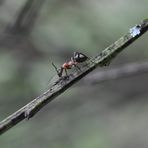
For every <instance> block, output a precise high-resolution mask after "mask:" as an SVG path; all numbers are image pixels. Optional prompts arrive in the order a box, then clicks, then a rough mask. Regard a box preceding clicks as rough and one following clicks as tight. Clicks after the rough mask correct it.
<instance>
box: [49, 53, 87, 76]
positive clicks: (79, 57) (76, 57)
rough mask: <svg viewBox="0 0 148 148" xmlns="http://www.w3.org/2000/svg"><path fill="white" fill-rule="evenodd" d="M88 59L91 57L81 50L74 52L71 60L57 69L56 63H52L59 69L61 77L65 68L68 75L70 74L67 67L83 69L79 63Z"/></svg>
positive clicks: (58, 72)
mask: <svg viewBox="0 0 148 148" xmlns="http://www.w3.org/2000/svg"><path fill="white" fill-rule="evenodd" d="M88 59H89V58H88V57H87V56H86V55H85V54H83V53H81V52H74V54H73V57H71V60H70V61H69V62H65V63H64V64H63V65H62V66H61V68H60V69H57V67H56V66H55V65H54V63H52V65H53V67H54V68H55V70H56V71H57V74H58V76H59V77H60V78H61V77H62V74H63V70H65V74H66V76H68V74H67V69H71V68H72V67H76V68H77V69H78V70H80V71H81V69H80V68H79V66H78V64H79V63H82V62H85V61H86V60H88Z"/></svg>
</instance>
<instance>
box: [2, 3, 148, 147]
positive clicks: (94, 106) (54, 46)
mask: <svg viewBox="0 0 148 148" xmlns="http://www.w3.org/2000/svg"><path fill="white" fill-rule="evenodd" d="M147 17H148V1H147V0H140V1H139V0H110V1H109V0H0V120H3V119H4V118H6V117H7V116H8V115H10V114H11V113H13V112H15V111H16V110H18V109H19V108H21V107H22V106H24V105H25V104H27V103H28V102H30V101H31V100H33V99H34V98H35V97H37V96H38V95H40V94H41V93H43V92H44V91H45V90H46V89H48V87H49V82H50V79H52V77H53V76H54V75H55V71H54V69H53V67H52V66H51V62H54V63H55V64H56V65H58V66H60V65H61V64H62V63H63V62H65V61H66V60H67V59H69V58H70V57H71V56H72V54H73V52H74V51H75V50H77V51H81V52H83V53H85V54H86V55H88V56H89V57H93V56H95V55H96V54H99V53H100V52H101V50H103V49H104V48H106V47H107V46H109V45H110V44H111V43H113V42H114V41H115V40H117V39H118V38H119V37H121V36H122V35H124V34H125V33H127V32H128V30H129V28H131V27H133V26H134V25H135V24H136V23H139V22H140V21H141V20H143V19H145V18H147ZM147 41H148V34H145V35H143V36H142V37H141V38H140V39H138V40H137V41H136V42H135V43H134V44H132V45H130V46H129V47H128V48H127V49H126V50H124V51H123V52H122V53H121V54H120V55H119V56H117V58H116V59H115V60H113V62H112V63H111V65H110V66H109V67H107V68H106V70H108V69H110V70H112V68H122V66H123V65H125V64H126V65H128V64H131V63H135V62H136V63H143V61H147V58H148V48H147V47H148V42H147ZM103 70H104V68H98V69H97V70H95V71H94V72H93V73H91V74H89V75H88V76H87V77H86V78H85V79H83V80H81V81H80V82H79V83H77V84H75V85H74V86H72V87H71V88H70V89H68V90H67V91H66V92H64V93H63V94H62V95H60V96H59V97H57V98H56V99H55V100H53V101H52V102H51V103H50V104H48V105H47V106H46V107H44V108H43V109H42V110H41V111H40V112H39V113H38V114H37V115H36V116H35V117H34V118H32V119H30V120H29V121H27V120H24V121H22V122H20V123H19V124H17V125H16V126H15V127H13V128H12V129H11V130H9V131H8V132H6V133H5V134H3V135H2V136H0V147H1V148H20V147H21V148H26V147H28V148H41V147H44V148H47V147H50V148H119V147H120V148H139V147H140V148H147V147H148V116H147V114H148V87H147V84H148V75H147V74H148V72H147V71H146V70H145V71H144V72H140V73H138V74H135V75H132V76H130V77H122V76H121V77H120V78H118V79H116V76H115V78H114V79H108V80H105V81H101V82H100V81H99V80H97V78H95V80H93V77H94V76H97V75H99V73H100V72H101V71H103ZM69 72H70V71H69ZM106 73H107V71H106ZM109 74H110V73H109ZM91 78H92V80H91ZM88 80H89V81H88Z"/></svg>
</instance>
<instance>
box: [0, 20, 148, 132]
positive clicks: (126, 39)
mask: <svg viewBox="0 0 148 148" xmlns="http://www.w3.org/2000/svg"><path fill="white" fill-rule="evenodd" d="M147 30H148V19H146V20H143V21H142V22H141V23H140V24H138V25H136V26H134V27H133V28H131V29H130V31H129V32H128V33H127V34H126V35H124V36H123V37H121V38H120V39H118V40H117V41H116V42H115V43H113V44H112V45H110V46H109V47H107V48H106V49H105V50H103V51H102V52H101V53H100V54H99V55H97V56H96V57H94V58H91V59H90V60H89V61H88V62H87V65H84V66H82V67H81V71H78V72H75V73H73V74H71V75H69V77H68V78H66V77H63V78H60V79H59V80H57V81H55V82H54V83H53V84H52V85H51V87H50V88H49V89H48V90H47V91H46V92H45V93H43V94H42V95H40V96H39V97H37V98H36V99H34V100H33V101H31V102H30V103H28V104H27V105H25V106H24V107H22V108H21V109H19V110H18V111H16V112H15V113H13V114H12V115H10V116H9V117H7V118H6V119H4V120H3V121H1V122H0V134H2V133H4V132H6V131H7V130H8V129H10V128H12V127H13V126H14V125H16V124H17V123H19V122H20V121H22V120H23V119H25V118H28V119H29V118H31V117H33V116H34V115H35V114H36V113H37V112H38V111H39V110H40V109H41V108H42V107H43V106H45V105H46V104H47V103H49V102H50V101H52V100H53V99H54V98H55V97H57V96H58V95H60V94H61V93H62V92H64V91H65V90H66V89H68V88H69V87H70V86H71V85H73V84H74V83H76V82H77V81H79V80H80V79H81V78H83V77H84V76H85V75H87V74H88V73H89V72H91V71H92V70H94V69H95V68H96V67H97V66H105V65H108V64H109V63H110V62H111V60H112V59H113V58H114V57H115V56H116V55H117V54H118V53H119V52H121V51H122V50H123V49H124V48H126V47H127V46H129V45H130V44H131V43H132V42H134V41H135V40H136V39H137V38H139V37H140V36H142V35H143V34H144V33H145V32H146V31H147Z"/></svg>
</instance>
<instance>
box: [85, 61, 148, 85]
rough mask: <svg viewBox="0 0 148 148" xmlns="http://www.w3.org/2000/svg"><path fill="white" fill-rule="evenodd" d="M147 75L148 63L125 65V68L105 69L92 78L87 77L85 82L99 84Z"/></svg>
mask: <svg viewBox="0 0 148 148" xmlns="http://www.w3.org/2000/svg"><path fill="white" fill-rule="evenodd" d="M145 73H148V62H147V61H146V62H141V63H131V64H125V65H123V66H118V67H115V68H112V69H105V70H103V71H99V72H96V73H94V74H92V75H91V76H88V77H85V79H84V81H83V82H84V83H85V84H88V85H92V84H99V83H101V82H106V81H109V80H116V79H122V78H127V77H131V76H137V75H141V74H145ZM84 83H83V84H84ZM83 84H82V85H83Z"/></svg>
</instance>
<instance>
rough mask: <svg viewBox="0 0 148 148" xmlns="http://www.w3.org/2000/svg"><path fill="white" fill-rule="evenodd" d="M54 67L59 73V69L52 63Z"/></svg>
mask: <svg viewBox="0 0 148 148" xmlns="http://www.w3.org/2000/svg"><path fill="white" fill-rule="evenodd" d="M52 66H53V67H54V68H55V70H56V72H57V73H59V71H58V68H57V67H56V66H55V64H54V63H53V62H52Z"/></svg>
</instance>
